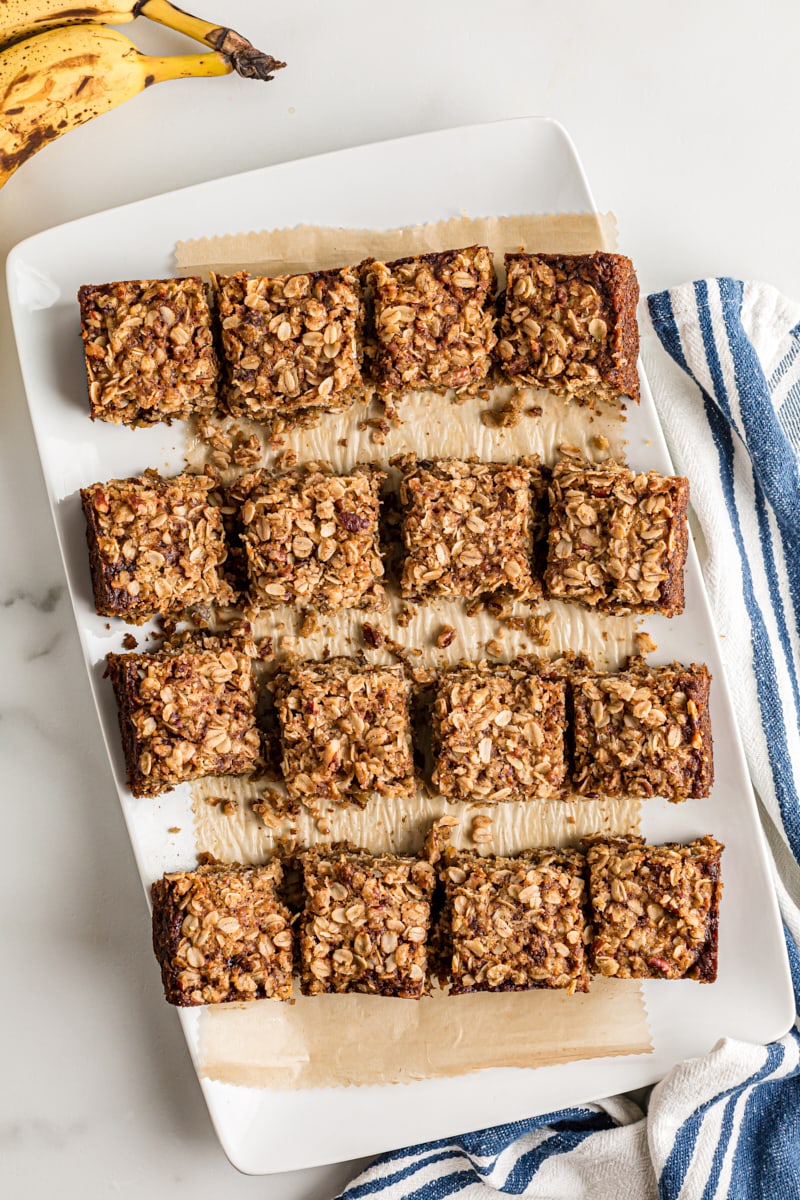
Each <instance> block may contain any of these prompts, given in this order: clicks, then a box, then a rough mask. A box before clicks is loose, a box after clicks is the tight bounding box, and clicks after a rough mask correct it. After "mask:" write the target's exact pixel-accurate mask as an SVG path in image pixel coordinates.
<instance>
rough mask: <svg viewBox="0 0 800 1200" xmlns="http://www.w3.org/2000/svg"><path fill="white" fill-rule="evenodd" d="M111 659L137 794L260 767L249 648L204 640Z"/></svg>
mask: <svg viewBox="0 0 800 1200" xmlns="http://www.w3.org/2000/svg"><path fill="white" fill-rule="evenodd" d="M216 640H217V639H212V641H216ZM107 661H108V673H109V675H110V677H111V682H112V684H113V687H114V693H115V695H116V698H117V705H118V708H119V726H120V733H121V735H122V749H123V753H124V755H125V766H126V770H127V776H128V786H129V787H130V789H131V791H132V792H133V794H134V796H157V795H158V794H159V793H160V792H164V791H167V790H168V789H169V788H173V787H177V785H178V784H180V783H185V782H187V781H189V780H192V779H201V778H203V776H205V775H244V774H247V772H249V771H252V770H253V769H254V768H255V767H256V765H257V763H258V760H259V749H260V738H259V733H258V729H257V728H256V718H255V701H256V697H255V685H254V682H253V673H252V665H251V659H250V656H249V655H248V654H247V653H246V652H245V649H244V648H241V647H239V646H238V645H236V644H234V643H231V644H229V645H226V646H224V647H223V648H216V647H215V648H214V649H205V648H204V646H203V642H202V641H199V642H197V643H196V644H192V643H189V644H187V645H185V646H182V647H175V648H172V647H170V648H166V649H162V650H158V651H156V652H155V653H153V654H109V655H108V656H107Z"/></svg>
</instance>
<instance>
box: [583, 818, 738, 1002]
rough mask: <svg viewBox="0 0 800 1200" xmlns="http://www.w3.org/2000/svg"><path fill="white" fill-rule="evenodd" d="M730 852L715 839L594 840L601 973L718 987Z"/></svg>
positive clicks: (595, 945) (596, 959)
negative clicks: (723, 866)
mask: <svg viewBox="0 0 800 1200" xmlns="http://www.w3.org/2000/svg"><path fill="white" fill-rule="evenodd" d="M722 850H723V847H722V846H721V845H720V843H719V842H717V841H715V840H714V838H713V837H708V836H707V837H703V838H698V839H697V840H696V841H694V842H690V843H689V845H686V846H683V845H679V844H675V843H668V844H666V845H663V846H647V845H645V841H644V838H640V837H631V838H613V837H612V838H603V837H597V838H592V839H591V841H590V842H589V843H587V853H586V861H587V864H588V867H589V900H590V903H591V920H592V924H593V926H594V937H593V939H592V943H591V950H590V954H591V961H592V966H593V968H594V970H596V971H597V972H598V973H599V974H601V975H610V976H615V977H616V978H617V979H684V978H688V979H696V980H698V981H699V982H700V983H713V982H714V980H715V979H716V977H717V938H718V922H719V902H720V896H721V893H722V882H721V879H720V861H721V857H722Z"/></svg>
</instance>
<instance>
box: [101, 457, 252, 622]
mask: <svg viewBox="0 0 800 1200" xmlns="http://www.w3.org/2000/svg"><path fill="white" fill-rule="evenodd" d="M213 486H214V484H213V481H212V480H211V479H209V478H208V477H207V476H205V475H178V476H176V477H175V478H173V479H162V478H161V477H160V476H159V475H157V474H156V473H155V472H153V473H152V474H146V475H141V476H138V477H136V478H134V479H111V480H109V481H108V483H94V484H92V485H91V486H90V487H85V488H81V504H82V506H83V513H84V516H85V518H86V540H87V542H88V545H89V565H90V568H91V572H92V587H93V590H94V603H95V608H96V610H97V612H98V613H100V614H101V616H104V617H123V618H124V619H125V620H126V621H130V622H132V623H133V624H136V625H140V624H142V623H143V622H144V621H149V620H150V619H151V618H152V617H154V616H156V615H158V614H162V615H166V614H167V613H174V614H179V613H183V612H186V611H187V610H188V609H190V608H191V607H192V606H193V605H196V604H218V605H230V604H232V603H233V602H234V600H235V593H234V591H233V589H232V588H231V586H230V584H229V583H227V582H226V580H225V579H224V577H223V575H222V572H221V569H220V568H221V567H222V564H223V563H224V562H225V561H226V559H227V557H228V548H227V543H226V540H225V533H224V530H223V527H222V513H221V511H220V509H219V507H218V506H216V505H214V504H212V503H211V502H210V500H209V495H208V494H209V491H210V490H211V489H212V488H213ZM134 645H135V643H134Z"/></svg>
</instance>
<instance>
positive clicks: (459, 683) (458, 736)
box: [433, 663, 567, 804]
mask: <svg viewBox="0 0 800 1200" xmlns="http://www.w3.org/2000/svg"><path fill="white" fill-rule="evenodd" d="M565 697H566V685H565V683H564V680H563V679H555V678H551V679H547V678H543V677H542V676H540V675H538V674H537V673H536V672H535V671H533V670H531V669H529V668H527V667H525V666H524V665H521V664H517V663H511V664H510V665H508V666H489V665H487V664H486V663H469V664H467V663H463V664H460V665H459V666H457V667H455V668H453V669H452V670H449V671H445V672H443V673H442V674H441V675H440V676H439V679H438V681H437V692H436V700H435V702H434V706H433V745H434V759H435V762H436V766H435V769H434V772H433V784H434V787H436V788H438V789H439V791H440V792H441V793H442V795H443V796H446V797H447V798H448V799H449V800H473V801H475V802H480V803H483V804H495V803H500V802H501V801H506V800H537V799H547V798H551V797H553V796H558V795H559V794H560V793H561V792H562V791H563V785H564V780H565V777H566V772H567V764H566V754H565V745H564V731H565V728H566V723H567V718H566V699H565Z"/></svg>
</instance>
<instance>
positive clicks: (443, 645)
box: [436, 625, 456, 650]
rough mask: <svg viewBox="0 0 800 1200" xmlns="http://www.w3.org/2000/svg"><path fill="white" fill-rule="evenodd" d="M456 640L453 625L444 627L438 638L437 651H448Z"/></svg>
mask: <svg viewBox="0 0 800 1200" xmlns="http://www.w3.org/2000/svg"><path fill="white" fill-rule="evenodd" d="M455 640H456V631H455V629H454V628H453V626H452V625H443V626H442V628H441V629H440V630H439V633H438V634H437V636H436V649H437V650H446V649H447V647H448V646H452V644H453V642H454V641H455Z"/></svg>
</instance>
